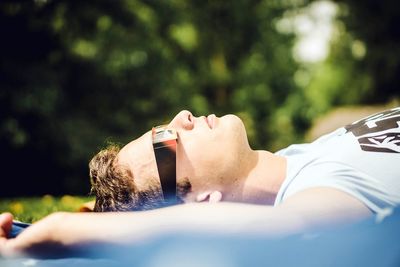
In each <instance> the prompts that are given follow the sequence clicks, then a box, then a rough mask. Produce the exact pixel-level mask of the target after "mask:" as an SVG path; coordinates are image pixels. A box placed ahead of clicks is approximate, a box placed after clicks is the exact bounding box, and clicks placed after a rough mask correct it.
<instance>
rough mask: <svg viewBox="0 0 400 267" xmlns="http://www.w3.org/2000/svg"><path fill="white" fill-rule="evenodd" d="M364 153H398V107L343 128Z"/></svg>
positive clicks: (399, 123)
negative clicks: (352, 135)
mask: <svg viewBox="0 0 400 267" xmlns="http://www.w3.org/2000/svg"><path fill="white" fill-rule="evenodd" d="M345 129H346V130H347V132H351V133H353V134H354V136H355V137H356V138H357V140H358V143H359V144H360V147H361V149H362V150H364V151H372V152H389V153H400V107H397V108H394V109H391V110H387V111H383V112H380V113H376V114H374V115H371V116H369V117H367V118H364V119H361V120H359V121H356V122H354V123H353V124H349V125H347V126H345Z"/></svg>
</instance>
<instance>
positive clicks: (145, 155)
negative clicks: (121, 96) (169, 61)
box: [89, 111, 251, 211]
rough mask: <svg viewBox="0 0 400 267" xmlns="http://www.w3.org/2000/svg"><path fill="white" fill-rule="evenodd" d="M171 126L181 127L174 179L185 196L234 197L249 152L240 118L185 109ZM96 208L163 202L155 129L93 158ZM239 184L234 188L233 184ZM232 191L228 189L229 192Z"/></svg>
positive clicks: (188, 199) (134, 207) (195, 198)
mask: <svg viewBox="0 0 400 267" xmlns="http://www.w3.org/2000/svg"><path fill="white" fill-rule="evenodd" d="M168 127H170V128H173V129H175V130H176V131H177V134H178V140H177V147H176V181H177V191H178V197H179V199H181V200H182V201H184V202H195V201H203V200H214V201H219V200H221V199H222V198H224V196H225V198H226V199H233V198H234V196H233V192H234V191H235V190H236V191H237V189H238V187H239V188H240V177H241V175H242V174H243V170H244V169H245V168H243V166H244V165H245V164H246V156H247V154H248V153H249V151H251V150H250V147H249V145H248V141H247V136H246V131H245V129H244V126H243V123H242V121H241V120H240V119H239V118H238V117H236V116H234V115H227V116H224V117H221V118H217V117H215V116H214V115H210V116H208V117H207V118H206V117H204V116H203V117H194V116H193V115H192V114H191V113H190V112H189V111H181V112H180V113H178V114H177V115H176V116H175V118H174V119H173V120H172V121H171V122H170V123H169V125H168ZM89 167H90V176H91V181H92V188H93V192H94V193H95V195H96V205H95V211H117V210H143V209H151V208H156V207H160V206H163V205H164V204H165V203H164V202H163V195H162V190H161V183H160V178H159V174H158V170H157V163H156V158H155V155H154V151H153V145H152V133H151V131H149V132H147V133H145V134H144V135H142V136H141V137H139V138H138V139H135V140H133V141H132V142H130V143H128V144H127V145H125V146H124V147H123V148H122V149H118V148H115V147H110V148H107V149H106V150H103V151H100V152H99V153H98V154H97V155H96V156H95V157H94V158H93V159H92V160H91V162H90V164H89ZM234 188H235V190H233V189H234ZM229 194H230V195H229Z"/></svg>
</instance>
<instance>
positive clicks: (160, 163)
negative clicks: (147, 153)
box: [152, 125, 178, 204]
mask: <svg viewBox="0 0 400 267" xmlns="http://www.w3.org/2000/svg"><path fill="white" fill-rule="evenodd" d="M152 138H153V150H154V154H155V157H156V162H157V169H158V175H159V178H160V182H161V190H162V193H163V197H164V201H166V202H168V203H171V204H173V203H176V201H177V198H176V197H177V196H176V193H177V192H176V143H177V139H178V135H177V133H176V130H175V129H171V128H168V127H167V126H166V125H161V126H157V127H154V128H153V129H152Z"/></svg>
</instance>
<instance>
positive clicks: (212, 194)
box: [196, 191, 222, 203]
mask: <svg viewBox="0 0 400 267" xmlns="http://www.w3.org/2000/svg"><path fill="white" fill-rule="evenodd" d="M221 200H222V193H221V192H220V191H206V192H202V193H200V194H198V195H197V197H196V202H210V203H217V202H220V201H221Z"/></svg>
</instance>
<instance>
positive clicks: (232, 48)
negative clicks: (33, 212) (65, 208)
mask: <svg viewBox="0 0 400 267" xmlns="http://www.w3.org/2000/svg"><path fill="white" fill-rule="evenodd" d="M310 2H311V3H313V2H315V1H307V0H287V1H277V0H273V1H271V0H251V1H248V0H238V1H222V0H217V1H180V0H171V1H153V0H151V1H140V0H116V1H106V0H99V1H96V2H95V3H93V2H87V1H66V0H60V1H22V0H21V1H15V0H13V1H11V0H6V1H2V2H1V3H0V34H1V36H2V37H3V38H2V42H0V48H1V49H0V53H1V64H0V88H1V90H0V110H1V112H0V150H1V151H2V152H3V154H4V155H6V156H5V158H6V159H5V160H4V162H3V164H4V166H7V168H3V172H4V173H3V177H5V179H8V180H9V181H10V184H11V186H10V187H3V188H1V190H0V194H1V195H9V196H12V195H31V194H36V195H37V194H47V193H50V194H54V195H61V194H63V193H65V192H69V193H74V194H85V193H87V192H88V191H89V182H88V175H87V162H88V161H89V160H90V158H91V157H92V156H93V155H94V154H95V153H96V151H98V150H99V149H100V148H101V147H102V146H103V145H104V144H106V142H107V141H115V142H118V143H126V142H128V141H130V140H132V139H133V138H136V137H138V136H139V135H140V134H142V133H143V132H145V131H147V130H148V129H150V128H151V127H152V126H154V125H157V124H161V123H166V122H168V121H169V120H170V119H171V118H172V117H173V116H174V115H175V114H176V113H177V112H178V111H180V110H182V109H189V110H191V111H193V113H194V114H195V115H206V114H209V113H216V114H217V115H223V114H225V113H227V112H229V113H236V114H238V115H239V116H241V117H242V118H243V120H244V122H245V124H246V126H247V129H248V133H249V139H250V143H251V145H252V146H253V147H254V148H262V149H272V150H276V149H279V148H282V147H284V146H286V145H288V144H290V143H292V142H300V141H302V139H303V133H304V132H305V130H306V129H307V128H308V127H309V125H310V124H311V122H312V120H313V119H315V117H317V116H318V115H319V114H323V113H324V112H327V111H328V110H329V109H331V108H332V107H334V106H337V105H342V104H354V103H362V102H363V101H369V102H371V101H372V100H373V99H375V98H376V97H377V96H379V97H378V98H376V99H378V100H385V99H388V98H390V97H393V96H398V92H397V87H398V77H400V76H399V75H397V74H398V62H399V53H398V51H397V50H396V49H395V48H396V47H397V42H398V40H397V39H398V38H395V37H393V36H394V35H395V34H396V33H397V26H396V27H392V26H393V23H394V22H396V21H397V20H398V17H400V16H397V17H396V15H397V13H396V12H397V10H398V9H396V8H393V5H394V4H393V1H389V0H386V1H380V2H376V1H372V0H371V1H367V2H366V3H367V4H365V2H360V3H358V2H357V1H351V0H343V1H338V2H340V3H341V5H340V10H341V11H340V16H341V17H340V19H341V20H338V21H336V23H337V29H339V30H338V34H337V35H336V38H335V39H334V40H333V41H332V49H331V51H332V53H331V54H330V56H329V57H328V59H327V60H326V61H323V62H319V63H315V64H305V63H303V62H297V61H295V60H294V58H293V56H292V50H293V45H294V44H295V42H296V35H295V33H294V32H286V33H282V32H279V31H278V30H277V28H278V27H277V25H278V24H279V21H280V20H281V18H282V17H283V16H284V15H285V14H287V12H294V13H301V12H302V10H303V8H304V7H307V5H308V4H310ZM356 2H357V3H356ZM373 2H374V3H375V2H376V3H375V4H374V3H373ZM364 5H365V7H364ZM373 5H377V6H378V7H379V11H380V12H378V13H376V14H375V13H373V12H372V10H374V9H373V8H371V6H373ZM386 6H388V7H391V8H390V9H388V8H387V7H386ZM368 8H371V11H369V10H367V9H368ZM363 12H364V13H363ZM386 16H389V18H391V19H389V18H388V19H384V20H382V21H381V22H379V23H380V24H379V23H378V19H379V18H380V17H385V18H386ZM366 17H368V18H369V19H365V18H366ZM374 23H375V24H374ZM364 24H365V27H361V26H362V25H364ZM378 24H379V25H380V26H379V25H378ZM386 25H389V26H390V27H389V28H388V29H389V30H388V32H385V29H386ZM396 25H397V24H396ZM392 34H393V36H392ZM374 36H376V39H377V40H379V41H376V40H375V39H374ZM396 36H397V35H396ZM375 41H376V42H375ZM388 48H393V49H388ZM388 51H389V52H390V53H389V52H388ZM382 62H383V63H382ZM381 64H383V65H384V68H383V69H382V70H381V69H380V67H379V66H381ZM391 81H393V83H391Z"/></svg>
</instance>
